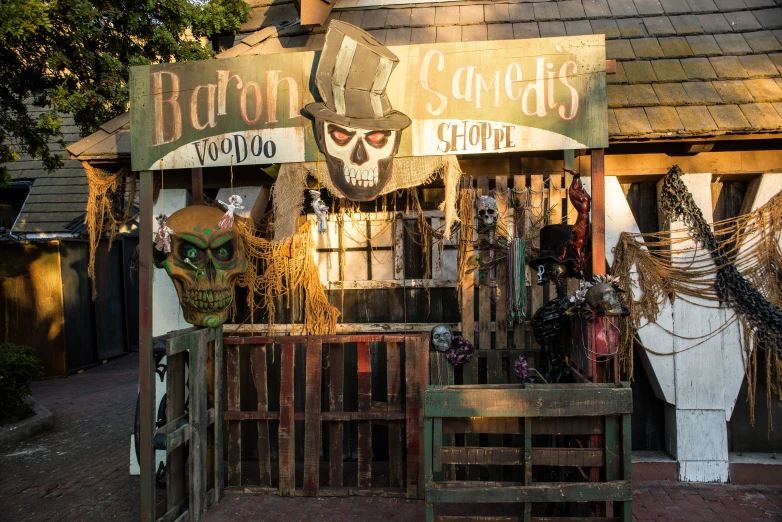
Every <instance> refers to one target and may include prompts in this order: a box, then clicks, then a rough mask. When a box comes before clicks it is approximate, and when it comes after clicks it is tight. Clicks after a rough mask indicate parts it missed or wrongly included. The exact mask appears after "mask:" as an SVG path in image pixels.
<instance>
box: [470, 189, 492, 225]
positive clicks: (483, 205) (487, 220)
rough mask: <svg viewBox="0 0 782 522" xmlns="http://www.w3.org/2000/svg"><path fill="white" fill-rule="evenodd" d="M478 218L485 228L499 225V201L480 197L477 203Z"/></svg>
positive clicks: (488, 197)
mask: <svg viewBox="0 0 782 522" xmlns="http://www.w3.org/2000/svg"><path fill="white" fill-rule="evenodd" d="M475 208H477V209H478V217H479V218H481V220H482V221H483V224H484V226H487V227H493V226H495V225H496V224H497V200H496V199H494V198H493V197H490V196H480V197H479V198H478V199H477V200H476V202H475Z"/></svg>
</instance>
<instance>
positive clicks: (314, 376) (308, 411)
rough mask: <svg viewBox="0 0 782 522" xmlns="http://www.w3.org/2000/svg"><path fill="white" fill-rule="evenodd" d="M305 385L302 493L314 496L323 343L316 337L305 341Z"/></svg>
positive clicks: (317, 456)
mask: <svg viewBox="0 0 782 522" xmlns="http://www.w3.org/2000/svg"><path fill="white" fill-rule="evenodd" d="M306 364H307V367H306V374H307V385H306V394H307V395H306V402H305V410H304V430H305V432H304V494H305V495H311V496H316V495H317V494H318V488H319V483H320V429H321V425H320V414H321V411H320V405H321V400H320V393H321V374H322V371H323V344H322V342H321V340H320V339H318V338H317V337H313V338H311V339H310V340H309V341H307V362H306Z"/></svg>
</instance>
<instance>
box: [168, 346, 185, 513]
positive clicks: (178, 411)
mask: <svg viewBox="0 0 782 522" xmlns="http://www.w3.org/2000/svg"><path fill="white" fill-rule="evenodd" d="M184 357H185V355H184V354H179V355H174V356H171V357H169V358H168V361H167V363H168V368H167V375H166V401H167V402H166V418H167V419H179V418H181V417H184V415H185V359H184ZM186 460H187V455H186V454H185V447H184V446H178V447H176V448H173V450H172V451H170V452H168V454H167V458H166V508H167V509H169V510H170V509H173V508H174V507H175V506H178V505H179V504H180V503H181V502H182V501H183V500H184V499H185V473H186V470H185V461H186Z"/></svg>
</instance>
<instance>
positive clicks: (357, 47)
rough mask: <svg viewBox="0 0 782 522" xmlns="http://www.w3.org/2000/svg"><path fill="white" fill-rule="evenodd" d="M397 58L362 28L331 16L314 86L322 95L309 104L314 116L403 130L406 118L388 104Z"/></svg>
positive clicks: (407, 122) (346, 123)
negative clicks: (388, 88)
mask: <svg viewBox="0 0 782 522" xmlns="http://www.w3.org/2000/svg"><path fill="white" fill-rule="evenodd" d="M398 63H399V58H397V57H396V55H395V54H394V53H392V52H391V51H389V50H388V48H387V47H386V46H384V45H383V44H382V43H380V42H379V41H377V39H375V38H374V37H373V36H372V35H370V34H369V33H367V32H366V31H364V30H362V29H359V28H358V27H356V26H354V25H350V24H348V23H345V22H341V21H339V20H332V21H331V23H329V29H328V31H327V32H326V42H325V44H324V46H323V51H322V53H321V55H320V60H319V61H318V69H317V71H316V73H315V85H316V86H317V88H318V93H320V97H321V99H322V100H323V102H322V103H320V102H315V103H310V104H307V106H306V107H305V109H306V111H307V112H309V113H310V114H311V115H312V116H314V117H315V118H319V119H323V120H326V121H330V122H334V123H337V124H340V125H344V126H346V127H354V128H358V129H367V130H371V129H383V130H402V129H404V128H406V127H408V126H409V125H410V118H408V117H407V116H406V115H404V114H402V113H401V112H399V111H395V110H394V109H393V108H392V107H391V103H390V102H389V101H388V96H387V95H386V85H387V84H388V79H389V78H390V77H391V72H392V71H393V70H394V67H396V65H397V64H398Z"/></svg>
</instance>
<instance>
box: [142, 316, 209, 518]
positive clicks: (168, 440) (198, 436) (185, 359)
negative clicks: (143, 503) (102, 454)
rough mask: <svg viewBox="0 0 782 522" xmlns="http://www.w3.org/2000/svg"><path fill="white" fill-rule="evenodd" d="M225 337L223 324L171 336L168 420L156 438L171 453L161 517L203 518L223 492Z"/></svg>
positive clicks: (157, 446)
mask: <svg viewBox="0 0 782 522" xmlns="http://www.w3.org/2000/svg"><path fill="white" fill-rule="evenodd" d="M222 340H223V333H222V327H220V328H199V329H196V328H188V329H186V330H182V331H179V332H174V333H172V334H169V335H168V336H166V339H165V347H164V349H165V355H166V357H167V365H168V368H167V376H166V418H167V419H168V422H167V423H166V424H165V426H162V427H160V428H159V429H158V430H157V431H156V432H155V436H154V438H153V443H154V447H155V449H157V450H165V452H166V499H165V502H161V504H164V507H163V506H161V508H162V509H161V510H162V511H163V514H162V516H160V517H159V518H158V519H157V521H158V522H173V521H183V520H189V521H197V520H200V519H201V518H202V517H203V516H204V515H205V514H206V510H207V507H208V506H209V505H210V504H212V503H216V502H219V501H220V499H221V498H222V496H223V472H224V468H223V459H222V451H221V450H220V449H221V448H222V447H223V422H222V404H223V395H222V393H223V382H222V376H223V343H222ZM188 371H189V375H187V373H188ZM186 391H187V398H186ZM186 403H188V404H189V410H188V411H187V412H185V404H186ZM210 428H211V433H210ZM186 444H187V445H186ZM215 448H218V451H215Z"/></svg>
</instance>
